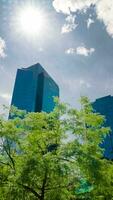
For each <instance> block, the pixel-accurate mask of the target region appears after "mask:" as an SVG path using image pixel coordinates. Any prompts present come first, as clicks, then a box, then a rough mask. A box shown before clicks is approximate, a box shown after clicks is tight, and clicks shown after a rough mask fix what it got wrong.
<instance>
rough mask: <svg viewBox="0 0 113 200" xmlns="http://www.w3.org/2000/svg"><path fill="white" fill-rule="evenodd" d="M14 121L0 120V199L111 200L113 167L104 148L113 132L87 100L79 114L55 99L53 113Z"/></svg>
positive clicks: (17, 116)
mask: <svg viewBox="0 0 113 200" xmlns="http://www.w3.org/2000/svg"><path fill="white" fill-rule="evenodd" d="M11 116H14V117H12V118H11V119H9V120H4V119H2V118H1V119H0V138H1V142H0V144H1V147H0V153H1V154H0V199H1V200H5V199H9V200H30V199H32V200H33V199H34V200H35V199H39V200H50V199H51V200H76V199H91V200H93V199H94V200H95V199H109V200H110V199H112V197H113V192H112V184H113V181H112V180H113V179H112V178H113V177H112V176H113V175H112V174H113V173H112V172H113V164H112V162H111V161H108V160H105V159H104V158H103V156H102V155H103V149H101V148H100V143H101V142H102V140H103V139H104V137H105V136H106V134H108V133H109V131H110V129H109V128H106V127H104V120H105V119H104V117H103V116H101V115H100V114H98V113H94V111H93V109H92V106H91V104H90V102H89V100H88V98H86V97H82V98H81V109H80V110H77V109H73V108H70V107H69V106H67V105H65V104H62V103H60V102H59V101H58V100H56V107H55V109H54V111H53V112H51V113H49V114H48V113H44V112H42V113H26V112H24V111H18V110H17V109H16V108H15V109H14V107H13V109H12V115H11ZM67 133H68V134H73V140H71V141H70V140H66V135H67Z"/></svg>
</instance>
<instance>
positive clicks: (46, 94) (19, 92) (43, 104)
mask: <svg viewBox="0 0 113 200" xmlns="http://www.w3.org/2000/svg"><path fill="white" fill-rule="evenodd" d="M56 96H57V97H59V87H58V85H57V84H56V83H55V81H54V80H53V79H52V78H51V77H50V76H49V74H48V73H47V72H46V71H45V70H44V68H43V67H42V66H41V65H40V64H39V63H37V64H35V65H33V66H30V67H28V68H22V69H18V70H17V75H16V80H15V85H14V91H13V96H12V102H11V105H14V106H16V107H17V108H18V109H21V110H26V111H28V112H41V111H44V112H48V113H49V112H51V111H53V109H54V106H55V103H54V97H56Z"/></svg>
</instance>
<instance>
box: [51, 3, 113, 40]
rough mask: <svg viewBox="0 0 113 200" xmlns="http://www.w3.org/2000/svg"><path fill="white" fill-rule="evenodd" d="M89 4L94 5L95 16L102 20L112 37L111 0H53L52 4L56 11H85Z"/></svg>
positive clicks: (67, 12) (112, 12)
mask: <svg viewBox="0 0 113 200" xmlns="http://www.w3.org/2000/svg"><path fill="white" fill-rule="evenodd" d="M91 5H94V6H95V11H96V15H97V18H98V19H99V20H100V21H102V22H103V23H104V25H105V27H106V31H107V32H108V34H109V35H110V36H111V37H113V1H112V0H62V1H61V0H54V1H53V6H54V8H55V9H56V11H57V12H62V13H64V14H67V15H70V13H76V12H77V11H79V12H85V11H87V9H88V8H90V6H91Z"/></svg>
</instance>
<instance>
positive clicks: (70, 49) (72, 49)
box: [65, 48, 76, 54]
mask: <svg viewBox="0 0 113 200" xmlns="http://www.w3.org/2000/svg"><path fill="white" fill-rule="evenodd" d="M65 53H66V54H74V53H76V49H74V48H69V49H67V50H66V51H65Z"/></svg>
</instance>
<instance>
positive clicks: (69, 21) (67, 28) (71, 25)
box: [61, 15, 78, 33]
mask: <svg viewBox="0 0 113 200" xmlns="http://www.w3.org/2000/svg"><path fill="white" fill-rule="evenodd" d="M75 18H76V16H75V15H69V16H68V17H67V18H66V19H65V20H66V23H65V24H64V25H63V27H62V30H61V33H68V32H71V31H72V30H74V29H75V28H76V27H77V26H78V24H76V22H75Z"/></svg>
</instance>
